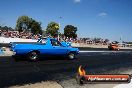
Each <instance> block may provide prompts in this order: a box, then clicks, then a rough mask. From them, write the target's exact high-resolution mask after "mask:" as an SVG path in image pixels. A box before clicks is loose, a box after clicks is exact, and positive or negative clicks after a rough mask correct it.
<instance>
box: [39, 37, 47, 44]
mask: <svg viewBox="0 0 132 88" xmlns="http://www.w3.org/2000/svg"><path fill="white" fill-rule="evenodd" d="M46 42H47V39H46V38H40V39H38V41H37V43H39V44H46Z"/></svg>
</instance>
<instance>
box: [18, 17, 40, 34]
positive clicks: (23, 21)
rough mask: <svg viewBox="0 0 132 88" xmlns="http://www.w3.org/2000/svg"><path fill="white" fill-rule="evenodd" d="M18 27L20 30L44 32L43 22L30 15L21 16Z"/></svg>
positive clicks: (36, 32)
mask: <svg viewBox="0 0 132 88" xmlns="http://www.w3.org/2000/svg"><path fill="white" fill-rule="evenodd" d="M16 29H17V30H18V31H19V32H31V33H33V34H42V28H41V23H40V22H37V21H36V20H34V19H32V18H30V17H28V16H20V17H19V18H18V20H17V24H16Z"/></svg>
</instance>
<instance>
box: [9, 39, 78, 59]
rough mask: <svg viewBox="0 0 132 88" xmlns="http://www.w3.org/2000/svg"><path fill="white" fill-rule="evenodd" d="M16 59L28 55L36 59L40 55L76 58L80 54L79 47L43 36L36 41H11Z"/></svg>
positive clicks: (27, 56) (28, 57)
mask: <svg viewBox="0 0 132 88" xmlns="http://www.w3.org/2000/svg"><path fill="white" fill-rule="evenodd" d="M10 46H11V47H10V49H11V51H13V53H14V55H13V57H14V59H17V57H20V56H26V58H27V59H28V60H31V61H36V60H38V59H39V56H40V55H41V56H47V55H49V56H64V57H68V58H69V59H74V58H75V56H76V55H77V54H79V49H78V48H73V47H71V46H69V45H67V44H66V43H64V42H63V43H62V42H59V41H57V40H56V39H54V38H41V39H38V41H37V42H36V43H35V42H34V43H23V44H22V43H11V45H10Z"/></svg>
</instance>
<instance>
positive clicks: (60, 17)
mask: <svg viewBox="0 0 132 88" xmlns="http://www.w3.org/2000/svg"><path fill="white" fill-rule="evenodd" d="M61 19H62V17H61V16H60V17H59V30H58V41H59V40H60V35H59V33H60V26H61V25H60V20H61Z"/></svg>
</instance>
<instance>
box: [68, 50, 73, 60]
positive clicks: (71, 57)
mask: <svg viewBox="0 0 132 88" xmlns="http://www.w3.org/2000/svg"><path fill="white" fill-rule="evenodd" d="M68 59H69V60H73V59H75V54H74V53H72V52H71V53H69V54H68Z"/></svg>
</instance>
